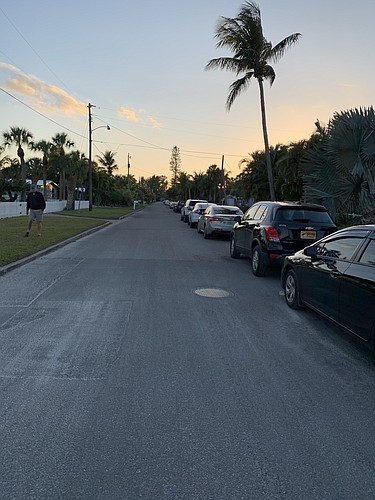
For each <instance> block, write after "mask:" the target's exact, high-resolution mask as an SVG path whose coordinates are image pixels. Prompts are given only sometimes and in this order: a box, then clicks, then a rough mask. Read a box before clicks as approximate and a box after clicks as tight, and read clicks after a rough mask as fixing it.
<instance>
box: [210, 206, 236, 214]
mask: <svg viewBox="0 0 375 500" xmlns="http://www.w3.org/2000/svg"><path fill="white" fill-rule="evenodd" d="M214 212H215V214H224V215H242V211H241V210H240V209H239V208H223V207H217V208H215V209H214Z"/></svg>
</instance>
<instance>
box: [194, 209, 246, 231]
mask: <svg viewBox="0 0 375 500" xmlns="http://www.w3.org/2000/svg"><path fill="white" fill-rule="evenodd" d="M242 215H243V212H242V210H241V209H240V208H238V207H234V206H232V205H209V206H208V207H207V208H206V210H205V211H204V212H203V214H202V215H201V216H200V218H199V221H198V224H197V231H198V233H203V236H204V237H205V238H206V239H208V238H210V237H211V236H213V235H215V234H216V235H217V234H222V235H227V236H229V235H230V232H231V230H232V227H233V224H234V223H235V222H236V218H238V217H241V216H242Z"/></svg>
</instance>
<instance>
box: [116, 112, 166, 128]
mask: <svg viewBox="0 0 375 500" xmlns="http://www.w3.org/2000/svg"><path fill="white" fill-rule="evenodd" d="M117 115H118V116H120V117H121V118H125V120H127V121H129V122H133V123H139V124H140V125H151V126H152V128H161V124H160V123H159V122H158V121H157V120H156V118H154V117H152V116H151V115H148V114H147V113H146V111H145V110H144V109H140V110H138V111H134V110H132V109H128V108H124V107H120V108H118V110H117Z"/></svg>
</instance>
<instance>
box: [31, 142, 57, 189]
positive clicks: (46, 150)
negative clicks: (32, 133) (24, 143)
mask: <svg viewBox="0 0 375 500" xmlns="http://www.w3.org/2000/svg"><path fill="white" fill-rule="evenodd" d="M31 148H32V149H33V150H34V151H40V152H41V153H43V159H42V162H43V192H44V197H45V198H47V168H48V162H49V158H50V156H51V154H52V152H53V144H52V143H51V142H48V141H45V140H42V141H38V142H33V143H32V145H31Z"/></svg>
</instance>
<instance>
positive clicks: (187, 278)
mask: <svg viewBox="0 0 375 500" xmlns="http://www.w3.org/2000/svg"><path fill="white" fill-rule="evenodd" d="M201 289H203V290H206V289H208V290H209V295H210V294H211V295H216V291H217V290H218V291H219V292H221V295H223V296H220V297H212V296H208V297H207V296H202V295H198V294H197V293H196V291H197V290H201ZM211 289H213V292H212V291H211V292H210V290H211ZM279 291H280V284H279V273H278V272H277V271H276V272H275V271H273V272H271V273H270V274H269V275H268V276H267V277H265V278H255V277H254V276H252V274H251V271H250V262H249V261H248V260H247V259H240V260H233V259H231V258H230V257H229V242H228V241H227V240H225V239H215V240H204V239H203V236H202V235H198V234H197V232H196V231H195V230H192V229H190V228H189V227H188V226H187V225H186V224H184V223H182V222H181V221H180V218H179V215H178V214H175V213H174V212H172V211H171V210H169V209H168V208H167V207H165V206H164V205H162V204H161V203H157V204H154V205H151V206H148V207H146V208H145V209H144V210H142V211H140V212H137V213H135V214H134V215H133V216H131V217H128V218H126V219H124V220H123V221H120V222H116V223H114V224H112V225H110V226H109V227H107V228H105V229H102V230H100V231H98V232H96V233H94V234H91V235H90V236H87V237H85V238H82V239H80V240H78V241H75V242H73V243H71V244H69V245H67V246H65V247H64V248H61V249H58V250H56V251H55V252H52V253H49V254H48V255H45V256H43V257H40V258H38V259H36V260H34V261H32V262H30V263H27V264H25V265H23V266H21V267H19V268H17V269H14V270H12V271H10V272H8V273H6V274H4V275H3V276H0V455H1V460H0V498H1V499H7V500H11V499H16V500H23V499H28V500H30V499H38V500H44V499H52V500H55V499H64V500H65V499H68V500H70V499H87V500H96V499H103V500H117V499H121V500H129V499H130V500H131V499H138V498H142V499H215V500H217V499H299V500H300V499H309V500H311V499H320V500H322V499H340V500H342V499H361V500H365V499H374V498H375V474H374V470H375V460H374V455H375V419H374V415H375V392H374V374H375V356H374V355H373V354H371V353H369V352H368V351H367V350H366V348H364V347H363V346H362V345H361V344H360V343H359V342H357V341H356V340H354V339H351V338H349V337H347V336H345V335H343V334H342V332H340V330H339V329H336V328H335V327H333V326H332V325H331V324H330V323H328V322H326V321H325V320H323V319H321V318H320V317H319V316H317V315H316V314H315V313H313V312H311V311H292V310H290V309H289V308H287V306H286V305H285V303H284V299H283V297H282V296H280V294H279ZM204 293H205V292H204ZM218 295H220V293H218Z"/></svg>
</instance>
